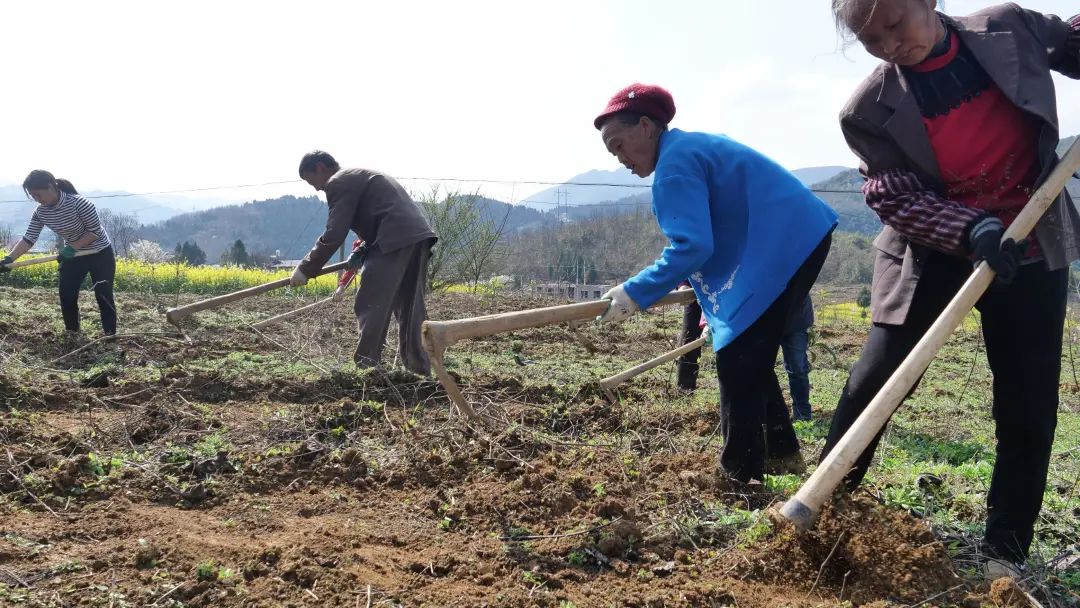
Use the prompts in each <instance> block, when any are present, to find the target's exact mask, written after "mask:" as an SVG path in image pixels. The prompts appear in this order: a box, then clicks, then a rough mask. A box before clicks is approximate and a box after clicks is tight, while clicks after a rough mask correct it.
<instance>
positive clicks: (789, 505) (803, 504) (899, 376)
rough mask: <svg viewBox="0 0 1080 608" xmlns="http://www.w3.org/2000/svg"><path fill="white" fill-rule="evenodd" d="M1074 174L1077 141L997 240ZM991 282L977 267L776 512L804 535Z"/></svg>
mask: <svg viewBox="0 0 1080 608" xmlns="http://www.w3.org/2000/svg"><path fill="white" fill-rule="evenodd" d="M1078 169H1080V141H1077V142H1074V143H1073V145H1072V147H1070V148H1069V150H1068V152H1066V153H1065V157H1064V158H1063V159H1062V160H1061V162H1060V163H1059V164H1058V166H1057V167H1055V168H1054V171H1053V172H1052V173H1051V174H1050V177H1048V178H1047V180H1046V182H1044V183H1043V185H1042V186H1040V187H1039V189H1038V190H1037V191H1036V192H1035V194H1034V195H1033V196H1032V197H1031V200H1030V201H1028V203H1027V206H1025V207H1024V209H1023V211H1021V212H1020V215H1019V216H1017V218H1016V220H1015V221H1013V223H1012V225H1010V226H1009V229H1008V230H1007V231H1005V235H1004V236H1003V237H1002V240H1003V241H1004V240H1005V239H1014V240H1016V241H1019V240H1021V239H1023V238H1024V237H1026V236H1027V235H1028V233H1030V232H1031V230H1032V229H1033V228H1034V227H1035V224H1036V223H1038V221H1039V219H1040V218H1041V217H1042V216H1043V214H1044V213H1045V212H1046V210H1047V209H1048V208H1049V207H1050V205H1051V204H1053V202H1054V201H1055V200H1057V198H1058V195H1059V194H1060V193H1061V190H1062V189H1063V188H1064V187H1065V185H1066V184H1067V183H1068V181H1069V178H1070V177H1072V174H1073V173H1074V172H1076V171H1077V170H1078ZM993 279H994V271H993V270H991V269H990V266H989V265H987V263H986V262H981V263H980V264H979V265H978V266H977V267H976V268H975V272H973V273H972V274H971V276H970V277H969V278H968V280H967V282H965V283H964V286H963V287H961V288H960V291H959V292H957V294H956V296H955V297H954V298H953V299H952V301H951V302H949V305H948V306H946V307H945V310H944V311H943V312H942V313H941V316H939V317H938V319H937V321H935V322H934V324H933V325H931V326H930V329H928V330H927V332H926V334H925V335H924V336H923V337H922V339H921V340H919V342H918V344H916V345H915V348H914V349H912V351H911V353H910V354H908V356H907V358H906V359H904V361H903V363H901V364H900V367H899V368H897V370H896V372H894V373H893V375H892V377H890V378H889V380H888V381H887V382H886V383H885V385H884V386H883V387H882V388H881V391H880V392H878V394H877V396H876V397H874V400H873V401H871V402H870V405H868V406H867V408H866V409H865V410H864V411H863V413H862V414H861V415H860V416H859V417H858V419H856V420H855V423H854V424H852V425H851V428H850V429H848V431H847V433H845V434H844V436H843V437H842V438H841V439H840V441H839V442H838V443H837V444H836V445H835V446H834V447H833V449H832V451H831V452H829V454H828V456H826V457H825V459H824V460H823V461H822V462H821V464H820V465H818V467H817V470H815V471H814V473H813V475H811V476H810V478H809V479H807V480H806V483H804V484H803V486H802V487H801V488H799V491H798V492H797V493H796V494H795V496H793V497H792V498H791V499H790V500H788V501H787V502H786V503H785V504H784V506H783V507H782V508H781V509H780V514H781V515H782V516H783V517H785V518H786V519H788V520H789V521H791V522H792V523H793V524H794V525H795V527H796V528H798V529H800V530H807V529H809V528H810V527H812V526H813V524H814V522H815V521H816V519H817V516H818V513H820V511H821V507H822V505H824V504H825V501H826V500H827V499H828V498H829V496H831V495H832V493H833V491H834V490H835V489H836V488H837V486H839V485H840V482H841V481H842V480H843V478H844V476H845V475H847V473H848V471H850V470H851V467H852V465H853V464H854V463H855V460H856V459H857V458H858V457H859V455H860V454H862V452H863V450H865V449H866V446H868V445H869V444H870V441H871V440H872V439H873V438H874V437H875V436H876V435H877V434H878V431H880V430H881V429H882V428H883V427H884V426H885V423H886V422H887V421H888V420H889V417H890V416H892V414H893V412H894V411H896V408H897V407H899V405H900V402H901V401H903V399H904V397H905V396H906V395H907V394H908V392H909V391H910V390H911V387H912V386H914V384H915V382H916V381H917V380H918V379H919V377H921V376H922V374H923V372H925V371H926V368H927V367H929V366H930V362H931V361H932V360H933V358H934V356H935V355H936V354H937V352H938V351H939V350H940V349H941V347H942V346H944V345H945V342H946V341H947V340H948V339H949V336H950V335H951V334H952V332H953V331H954V330H955V329H956V328H957V326H959V325H960V323H961V322H963V320H964V317H966V316H967V314H968V313H969V312H970V311H971V308H972V307H973V306H974V305H975V303H976V302H978V300H979V298H980V297H982V295H983V292H985V291H986V289H987V287H989V286H990V282H991V281H993Z"/></svg>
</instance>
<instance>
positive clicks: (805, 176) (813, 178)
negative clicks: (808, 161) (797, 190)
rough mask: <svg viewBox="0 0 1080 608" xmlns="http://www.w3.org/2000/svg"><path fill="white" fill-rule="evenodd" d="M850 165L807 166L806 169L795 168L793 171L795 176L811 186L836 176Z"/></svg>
mask: <svg viewBox="0 0 1080 608" xmlns="http://www.w3.org/2000/svg"><path fill="white" fill-rule="evenodd" d="M847 170H848V167H840V166H836V165H830V166H827V167H806V168H804V169H795V170H793V171H792V173H793V174H794V175H795V177H797V178H799V180H800V181H802V183H803V184H805V185H807V186H809V185H811V184H817V183H819V182H823V181H825V180H828V179H830V178H833V177H836V176H837V175H838V174H840V173H843V172H844V171H847Z"/></svg>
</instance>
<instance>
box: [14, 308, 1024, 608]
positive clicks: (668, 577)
mask: <svg viewBox="0 0 1080 608" xmlns="http://www.w3.org/2000/svg"><path fill="white" fill-rule="evenodd" d="M27 294H31V297H33V298H37V299H38V301H39V302H41V303H43V304H42V307H43V311H42V312H41V313H40V314H42V315H46V314H48V310H47V304H48V302H49V299H50V298H51V297H52V296H51V294H49V293H47V292H38V291H33V290H31V291H29V292H20V294H19V295H20V297H21V298H26V297H28V296H27ZM3 295H4V297H8V296H9V295H10V290H9V291H8V292H6V293H4V294H3ZM537 304H538V301H536V300H532V299H505V298H504V299H491V300H487V299H478V298H473V297H469V296H443V297H441V298H437V299H435V300H434V301H433V307H432V308H433V313H432V316H433V317H436V318H449V317H451V316H469V315H472V314H484V313H487V312H492V311H495V310H508V309H517V308H524V307H527V306H534V305H537ZM121 305H122V306H123V309H124V311H125V314H126V317H127V318H128V319H132V321H131V325H133V326H135V327H137V328H139V329H140V330H141V331H142V332H144V333H143V334H142V335H137V336H132V337H127V338H122V339H121V340H119V341H118V342H117V343H115V344H101V345H91V346H90V347H88V348H87V349H86V350H85V351H82V352H81V353H77V354H75V355H72V356H70V357H67V358H65V359H63V360H62V361H56V358H57V357H60V356H61V355H62V354H63V353H67V352H70V351H71V350H72V349H73V348H74V347H77V346H78V345H77V344H64V343H60V342H59V341H58V339H57V338H56V336H55V335H54V334H51V333H50V330H49V329H47V328H45V329H39V330H37V331H36V332H35V331H31V330H30V329H29V326H28V325H26V324H25V323H23V322H18V323H15V324H11V323H8V324H7V326H5V328H4V330H5V332H8V333H7V338H6V340H7V341H6V342H5V344H4V346H3V348H4V350H5V354H3V355H0V357H6V359H5V365H4V367H3V368H2V369H3V371H0V421H2V424H0V449H2V450H3V452H2V453H0V462H2V463H3V465H2V467H3V468H2V471H0V493H2V495H3V498H4V500H3V502H0V512H3V513H5V515H4V519H3V521H2V523H0V583H4V584H5V585H6V586H3V585H0V605H23V606H116V607H120V606H397V605H403V606H421V605H426V606H484V605H487V606H560V607H568V606H579V607H583V606H729V605H730V606H739V607H741V608H748V607H755V606H780V605H784V606H819V605H833V604H839V603H842V602H848V601H850V602H851V603H853V604H856V605H865V604H875V603H876V605H883V603H888V604H915V603H919V602H920V601H922V600H924V599H927V598H931V597H935V596H936V597H937V599H936V600H935V601H934V602H933V603H934V604H940V603H954V604H955V603H960V602H962V601H964V598H965V595H964V593H965V592H966V589H962V590H954V591H953V592H948V591H949V590H950V589H953V588H954V587H956V586H957V584H958V582H959V579H958V578H957V576H956V574H955V573H954V572H953V567H952V563H951V561H950V558H949V556H948V554H947V552H946V550H945V548H944V546H943V545H942V543H940V542H938V541H937V540H936V539H935V538H934V536H933V535H932V534H931V533H930V531H929V530H928V528H927V527H926V526H925V525H924V524H923V523H922V522H920V521H918V520H916V519H914V518H912V517H910V516H909V515H907V514H905V513H902V512H899V511H896V510H891V509H887V508H884V507H882V506H880V505H878V504H877V503H876V502H874V501H873V500H870V499H869V498H866V497H862V498H855V499H851V498H845V499H842V500H840V501H839V502H837V503H835V504H834V505H832V506H831V507H829V508H828V509H827V510H826V511H825V513H824V514H823V516H822V519H821V522H820V524H819V525H818V526H817V528H816V529H815V530H814V531H813V532H812V533H809V534H803V535H798V534H795V533H794V532H793V531H791V530H790V529H785V528H784V527H783V526H774V525H772V524H771V523H770V522H769V520H768V518H767V516H766V515H765V511H766V509H767V508H768V507H769V506H770V505H772V504H774V503H776V502H777V501H778V500H782V497H781V496H779V495H777V494H774V493H771V492H768V491H765V490H763V489H760V488H746V487H738V486H736V485H733V484H732V483H729V482H727V481H725V480H723V479H721V478H719V477H718V476H717V475H716V472H715V471H716V464H717V463H716V458H715V443H714V442H712V435H713V433H714V431H715V424H716V420H715V416H714V414H713V413H712V411H711V410H704V411H695V410H678V411H676V410H674V409H672V410H670V411H669V410H667V409H666V408H663V407H652V408H650V407H647V405H648V404H645V403H643V400H647V399H650V398H651V399H655V395H656V391H655V390H654V391H651V392H650V391H649V390H648V389H649V385H648V384H645V385H643V387H644V388H642V387H639V388H637V389H634V390H631V391H627V392H626V393H624V401H623V403H622V404H621V405H618V406H612V405H609V404H607V403H606V402H605V401H603V399H602V398H601V396H600V395H599V394H598V393H597V391H595V390H593V389H590V388H589V387H587V386H586V387H584V388H583V387H582V386H568V385H564V384H557V383H552V384H543V383H536V382H532V381H526V380H522V379H521V378H518V377H515V376H514V375H513V374H511V373H509V372H507V373H505V374H503V373H500V372H498V371H497V370H495V371H492V370H491V369H486V370H478V371H477V372H476V373H475V374H470V375H469V378H468V388H469V391H470V394H471V395H473V396H474V398H477V402H478V404H479V405H480V407H481V411H483V412H484V413H485V414H486V415H488V416H490V417H491V418H493V419H498V420H502V421H504V422H505V424H503V425H502V426H500V427H499V428H497V429H496V431H497V435H495V436H494V437H490V438H487V437H486V436H485V434H484V433H480V432H477V431H476V430H475V429H471V428H469V427H468V426H467V425H465V424H464V423H463V421H462V420H461V418H460V417H457V416H451V415H450V414H449V410H448V407H447V406H448V402H447V400H446V397H445V394H444V393H443V392H442V391H441V389H440V388H439V387H438V385H437V384H435V383H433V382H431V381H428V380H417V379H415V378H410V377H408V376H407V375H402V374H391V375H389V376H387V375H385V374H377V373H368V374H357V373H355V372H353V371H352V370H351V369H349V367H348V366H346V365H344V364H342V365H341V366H340V367H339V368H335V369H332V370H328V373H325V374H321V373H320V374H316V376H314V377H293V376H290V375H288V374H286V373H266V374H258V373H249V374H246V375H244V374H241V375H237V374H234V373H232V372H230V371H229V370H228V368H227V365H226V363H227V362H228V359H227V358H228V357H230V356H232V354H233V353H238V352H239V353H253V354H259V353H267V352H278V353H279V355H280V356H281V357H285V358H287V359H289V364H290V365H301V364H302V363H303V362H304V360H311V361H315V360H316V355H317V354H318V353H322V354H323V355H325V354H326V352H327V349H331V348H336V349H337V350H336V351H333V356H336V357H340V358H341V360H342V361H347V356H343V355H342V353H346V352H347V351H348V349H349V348H351V345H350V341H351V337H350V335H351V332H352V331H353V328H352V325H351V323H349V322H348V320H347V318H343V320H342V321H340V322H335V323H333V324H330V325H329V326H319V327H311V328H305V329H304V331H305V332H306V333H305V334H304V335H305V336H306V337H305V338H303V340H301V339H300V338H298V337H297V334H287V332H286V330H281V331H280V332H278V333H276V334H271V335H269V336H268V337H269V338H270V339H272V340H274V341H275V342H276V343H277V344H278V345H279V346H280V347H283V348H276V347H274V346H272V345H268V343H267V341H264V340H261V339H260V338H258V337H256V336H252V335H249V334H247V333H243V332H235V331H230V330H231V329H233V328H234V327H235V325H236V323H237V319H236V317H235V316H230V314H235V313H224V312H223V313H220V315H219V316H214V315H212V314H206V315H202V316H201V318H200V319H199V321H198V323H193V324H192V325H191V326H189V327H187V331H188V334H189V336H190V337H191V339H192V342H190V343H188V342H186V341H185V340H184V339H183V338H179V337H177V336H175V335H172V336H160V337H159V336H155V335H152V334H150V333H146V332H150V331H167V330H166V328H163V327H161V326H160V325H158V323H159V321H158V320H157V313H158V311H157V310H156V309H155V307H154V305H153V304H152V303H147V302H145V301H144V300H142V299H138V298H132V297H122V298H121ZM292 305H295V304H293V303H289V302H284V301H276V300H267V301H265V302H263V304H262V310H261V313H262V314H263V315H264V316H269V315H271V314H274V313H276V312H282V311H284V310H288V309H289V307H290V306H292ZM672 316H673V317H674V318H675V320H676V321H677V315H672ZM661 327H665V326H664V325H663V324H661ZM288 331H296V330H295V328H293V329H290V330H288ZM591 331H592V332H593V333H592V334H591V337H592V338H593V339H595V340H596V341H597V342H602V343H604V344H607V345H609V346H608V347H607V348H609V349H612V350H618V351H620V352H623V351H628V352H629V354H628V355H626V356H627V357H628V358H629V359H630V360H633V359H644V358H646V357H648V356H652V355H654V354H656V353H657V352H659V351H662V350H664V349H665V348H666V346H665V345H664V344H657V343H656V340H654V341H653V344H651V346H650V345H648V344H646V341H645V340H641V339H639V338H640V336H634V335H630V334H629V333H628V332H627V331H626V330H624V329H622V328H618V329H610V330H608V329H605V330H603V331H600V332H597V331H596V330H591ZM650 331H660V333H659V334H658V337H659V338H660V339H661V340H660V341H661V342H662V341H664V340H668V341H670V339H671V335H670V333H664V331H663V330H650ZM310 336H317V338H316V339H311V338H310ZM515 340H519V341H524V342H525V343H526V345H527V349H528V352H529V353H530V355H531V356H534V357H540V356H544V355H547V354H550V352H552V351H553V349H555V348H556V346H555V345H557V346H558V349H572V348H574V346H573V342H572V341H571V340H570V339H569V338H568V337H567V336H566V333H565V331H563V330H560V329H557V328H548V329H544V330H536V331H533V332H520V333H519V335H517V336H504V337H496V338H492V339H488V340H483V341H477V342H476V343H475V344H473V345H472V346H470V347H468V348H469V349H471V350H467V351H466V352H467V353H468V354H469V356H473V357H480V356H490V355H491V353H499V352H503V351H505V350H507V349H508V348H512V347H513V345H512V344H511V342H513V341H515ZM330 344H338V345H337V346H328V345H330ZM650 348H651V350H650ZM578 350H581V349H580V348H578ZM574 356H575V357H578V358H582V359H585V360H587V358H588V357H589V355H586V354H584V353H577V354H576V355H574ZM331 358H332V357H331ZM325 360H326V357H324V358H321V359H318V361H319V362H324V361H325ZM103 361H109V362H112V363H110V365H111V367H110V366H104V367H103V364H102V362H103ZM207 361H210V362H211V363H209V364H208V363H207ZM215 362H216V363H215ZM259 365H266V366H268V368H269V366H272V365H278V362H277V360H275V361H273V362H270V361H267V362H262V360H256V364H255V366H256V367H258V366H259ZM133 369H137V370H145V373H143V371H139V373H135V372H133V371H132V370H133ZM274 369H277V368H274ZM290 369H291V368H290ZM118 370H119V371H118ZM309 371H310V370H309ZM300 375H301V376H303V374H300ZM102 378H104V379H102ZM118 378H119V379H118ZM653 388H656V387H653ZM688 446H690V447H688ZM702 446H705V447H702ZM735 516H738V517H743V518H745V519H743V520H740V522H741V523H738V524H733V523H731V522H729V521H727V520H726V519H725V518H726V517H735ZM748 530H749V532H748ZM754 530H756V532H753V531H754ZM994 593H995V592H993V591H991V594H992V595H993V598H994V601H995V602H997V601H998V600H999V599H1001V601H1004V596H1002V598H998V596H997V595H994ZM999 605H1013V604H1004V603H1002V604H999Z"/></svg>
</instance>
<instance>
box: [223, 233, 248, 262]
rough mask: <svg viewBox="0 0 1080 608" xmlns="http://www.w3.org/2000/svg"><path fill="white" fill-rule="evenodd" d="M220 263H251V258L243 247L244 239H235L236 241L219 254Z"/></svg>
mask: <svg viewBox="0 0 1080 608" xmlns="http://www.w3.org/2000/svg"><path fill="white" fill-rule="evenodd" d="M221 263H222V264H226V265H231V266H249V265H250V264H251V258H250V256H248V252H247V248H246V247H244V241H242V240H240V239H236V241H235V242H234V243H233V244H232V245H230V246H229V248H228V249H226V250H225V252H224V253H222V254H221Z"/></svg>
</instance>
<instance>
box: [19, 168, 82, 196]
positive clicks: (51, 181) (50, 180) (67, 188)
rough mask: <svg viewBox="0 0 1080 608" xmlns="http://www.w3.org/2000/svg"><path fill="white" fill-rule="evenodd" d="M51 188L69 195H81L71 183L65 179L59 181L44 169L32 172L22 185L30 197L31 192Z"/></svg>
mask: <svg viewBox="0 0 1080 608" xmlns="http://www.w3.org/2000/svg"><path fill="white" fill-rule="evenodd" d="M49 186H53V187H55V188H56V189H57V190H59V191H60V192H64V193H67V194H78V193H79V191H78V190H76V189H75V186H73V185H72V184H71V182H69V181H68V180H66V179H63V178H59V179H57V177H56V176H55V175H53V174H52V173H49V172H48V171H46V170H44V169H34V170H33V171H31V172H30V175H27V176H26V179H24V180H23V183H22V187H23V192H25V193H26V196H30V191H31V190H45V189H46V188H48V187H49Z"/></svg>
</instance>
